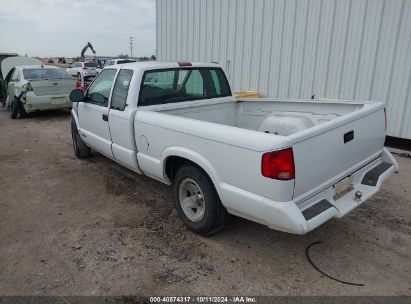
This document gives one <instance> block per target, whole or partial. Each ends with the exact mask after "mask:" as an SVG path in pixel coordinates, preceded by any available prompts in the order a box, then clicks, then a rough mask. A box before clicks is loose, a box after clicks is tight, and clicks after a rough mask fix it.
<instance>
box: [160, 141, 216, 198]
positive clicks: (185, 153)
mask: <svg viewBox="0 0 411 304" xmlns="http://www.w3.org/2000/svg"><path fill="white" fill-rule="evenodd" d="M161 159H162V168H163V175H164V177H166V178H168V179H169V180H170V181H171V182H173V179H174V176H175V173H176V172H177V170H178V169H179V168H180V167H181V166H183V165H184V164H192V165H194V166H196V167H198V168H199V169H200V170H202V171H203V172H204V173H206V174H207V175H208V177H209V178H210V179H211V182H212V183H213V184H214V187H215V188H216V190H217V192H218V188H219V187H218V185H219V183H220V177H219V176H218V174H217V171H216V170H215V169H214V167H213V166H212V164H211V163H210V162H209V161H208V160H207V159H206V158H205V157H204V156H203V155H201V154H199V153H197V152H194V151H192V150H189V149H187V148H184V147H172V148H168V149H166V150H165V151H164V152H163V155H162V158H161Z"/></svg>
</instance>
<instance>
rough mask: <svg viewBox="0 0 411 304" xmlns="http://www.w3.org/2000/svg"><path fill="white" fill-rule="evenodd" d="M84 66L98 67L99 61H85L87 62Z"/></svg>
mask: <svg viewBox="0 0 411 304" xmlns="http://www.w3.org/2000/svg"><path fill="white" fill-rule="evenodd" d="M84 66H85V67H88V68H97V67H98V63H97V62H85V63H84Z"/></svg>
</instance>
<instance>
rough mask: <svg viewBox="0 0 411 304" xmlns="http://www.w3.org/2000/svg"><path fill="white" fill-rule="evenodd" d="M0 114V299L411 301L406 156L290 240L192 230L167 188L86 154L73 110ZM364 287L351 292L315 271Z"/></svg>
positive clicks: (409, 165)
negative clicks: (345, 210)
mask: <svg viewBox="0 0 411 304" xmlns="http://www.w3.org/2000/svg"><path fill="white" fill-rule="evenodd" d="M8 114H9V113H8V112H0V144H1V147H0V178H1V196H0V242H1V243H0V244H1V245H0V295H129V294H142V295H239V294H243V295H411V273H410V270H411V267H410V266H411V262H410V261H411V260H410V255H411V211H410V202H411V187H410V186H411V182H410V181H411V160H410V159H409V158H406V157H400V156H398V157H396V158H397V160H398V162H399V164H400V167H401V171H400V173H399V174H395V175H393V176H392V177H391V178H390V179H389V180H388V181H387V182H386V183H385V184H384V186H383V188H382V190H381V191H380V192H379V193H378V194H377V195H376V196H375V197H374V198H373V199H371V200H369V201H367V202H366V203H364V204H363V205H362V206H361V207H359V208H357V209H356V210H354V211H353V212H352V213H350V214H349V215H347V216H345V217H344V218H342V219H339V220H331V221H329V222H328V223H326V224H324V225H323V226H321V227H319V228H317V229H316V230H315V231H313V232H311V233H309V234H307V235H304V236H297V235H291V234H287V233H282V232H277V231H274V230H270V229H268V228H267V227H265V226H262V225H259V224H256V223H253V222H250V221H247V220H244V219H240V218H236V217H233V218H232V219H231V221H230V222H229V223H228V224H227V226H226V227H225V229H224V230H223V231H221V232H219V233H218V234H216V235H214V236H212V237H208V238H204V237H201V236H198V235H195V234H193V233H191V232H190V231H188V230H187V229H186V228H185V227H184V226H183V225H182V223H181V221H180V220H179V218H178V216H177V213H176V212H175V210H174V208H173V205H172V201H171V198H172V196H171V189H170V188H169V187H167V186H165V185H163V184H160V183H158V182H156V181H154V180H152V179H150V178H148V177H144V176H139V175H136V174H134V173H133V172H131V171H128V170H127V169H125V168H123V167H121V166H120V165H118V164H116V163H114V162H112V161H111V160H109V159H107V158H105V157H103V156H101V155H99V154H97V153H93V157H92V158H90V159H88V160H86V161H83V160H78V159H76V158H75V157H74V155H73V151H72V144H71V136H70V114H69V112H67V111H54V112H47V113H40V114H35V115H32V116H31V117H30V118H28V119H17V120H11V119H10V118H9V117H8ZM314 241H321V242H322V244H319V245H316V246H314V247H312V249H311V256H312V259H313V261H314V262H315V263H316V264H317V265H318V266H319V267H320V268H321V269H323V270H325V271H326V272H327V273H328V274H330V275H332V276H335V277H338V278H340V279H342V280H346V281H352V282H357V283H363V284H365V286H350V285H344V284H341V283H338V282H335V281H333V280H331V279H329V278H327V277H324V276H323V275H321V274H320V273H318V272H317V271H316V270H315V269H314V268H313V267H312V266H311V265H310V264H309V263H308V261H307V259H306V256H305V248H306V247H307V245H308V244H310V243H311V242H314Z"/></svg>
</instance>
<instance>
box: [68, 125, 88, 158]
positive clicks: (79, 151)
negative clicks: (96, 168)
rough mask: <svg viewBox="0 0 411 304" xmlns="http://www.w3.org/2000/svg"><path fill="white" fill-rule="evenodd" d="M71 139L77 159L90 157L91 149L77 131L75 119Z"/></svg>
mask: <svg viewBox="0 0 411 304" xmlns="http://www.w3.org/2000/svg"><path fill="white" fill-rule="evenodd" d="M71 137H72V139H73V149H74V154H75V155H76V157H77V158H80V159H84V158H87V157H90V155H91V149H90V147H89V146H87V145H86V143H85V142H84V141H83V140H82V139H81V137H80V134H79V132H78V130H77V125H76V122H75V120H74V118H72V119H71Z"/></svg>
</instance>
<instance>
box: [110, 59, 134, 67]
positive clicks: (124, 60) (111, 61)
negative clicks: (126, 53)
mask: <svg viewBox="0 0 411 304" xmlns="http://www.w3.org/2000/svg"><path fill="white" fill-rule="evenodd" d="M131 62H136V60H134V59H122V58H117V59H109V60H106V62H105V63H104V67H106V66H109V65H115V64H125V63H131Z"/></svg>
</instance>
